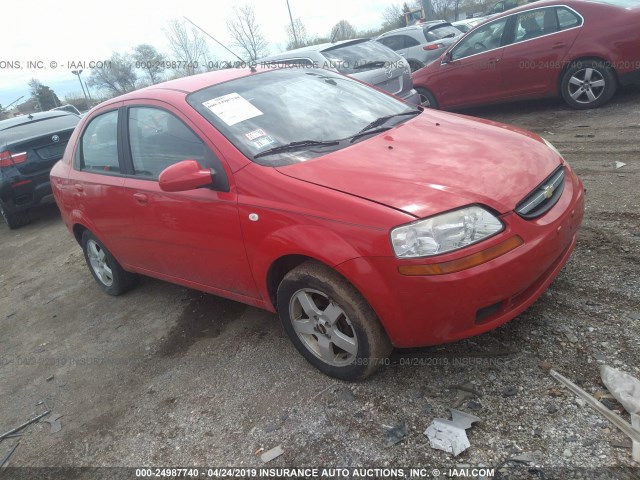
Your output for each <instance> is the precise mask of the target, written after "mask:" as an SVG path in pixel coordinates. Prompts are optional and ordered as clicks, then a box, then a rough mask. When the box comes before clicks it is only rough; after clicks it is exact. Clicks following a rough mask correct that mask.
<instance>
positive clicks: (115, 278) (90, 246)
mask: <svg viewBox="0 0 640 480" xmlns="http://www.w3.org/2000/svg"><path fill="white" fill-rule="evenodd" d="M82 250H83V251H84V258H85V260H86V261H87V266H88V267H89V271H90V272H91V274H92V275H93V278H95V280H96V282H98V285H100V288H102V290H104V291H105V292H106V293H108V294H109V295H113V296H117V295H120V294H122V293H125V292H126V291H128V290H130V289H131V287H133V285H134V283H135V279H136V276H135V275H134V274H133V273H129V272H127V271H126V270H124V269H123V268H122V267H121V266H120V264H119V263H118V262H117V260H116V259H115V258H113V255H111V253H110V252H109V250H107V249H106V247H105V246H104V245H103V244H102V242H100V240H98V239H97V238H96V236H95V235H94V234H93V233H91V232H90V231H89V230H85V232H84V233H83V234H82Z"/></svg>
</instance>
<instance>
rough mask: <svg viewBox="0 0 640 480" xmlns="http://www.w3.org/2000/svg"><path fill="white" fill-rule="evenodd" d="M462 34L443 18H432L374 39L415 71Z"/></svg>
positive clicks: (434, 57)
mask: <svg viewBox="0 0 640 480" xmlns="http://www.w3.org/2000/svg"><path fill="white" fill-rule="evenodd" d="M460 35H462V33H461V31H460V30H458V29H457V28H455V27H453V26H452V25H451V24H450V23H448V22H445V21H444V20H434V21H431V22H425V23H421V24H419V25H413V26H410V27H403V28H397V29H395V30H391V31H389V32H386V33H383V34H382V35H380V36H379V37H378V38H376V41H378V42H380V43H382V44H383V45H385V46H387V47H389V48H390V49H391V50H393V51H394V52H396V53H397V54H399V55H401V56H403V57H404V59H405V60H406V61H407V62H409V65H410V66H411V70H412V71H416V70H418V69H420V68H422V67H424V66H425V65H428V64H429V63H430V62H432V61H434V60H435V59H436V58H438V57H439V56H440V55H441V54H442V52H443V51H444V49H445V48H446V47H448V46H449V45H451V44H452V43H453V42H455V41H456V40H457V38H458V37H459V36H460Z"/></svg>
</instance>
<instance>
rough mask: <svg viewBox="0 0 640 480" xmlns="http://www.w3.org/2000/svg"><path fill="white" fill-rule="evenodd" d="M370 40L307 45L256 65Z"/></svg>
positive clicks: (271, 56) (362, 39) (270, 56)
mask: <svg viewBox="0 0 640 480" xmlns="http://www.w3.org/2000/svg"><path fill="white" fill-rule="evenodd" d="M370 40H371V39H369V38H353V39H351V40H340V41H338V42H333V43H332V42H327V43H319V44H317V45H309V46H306V47H300V48H294V49H293V50H287V51H286V52H282V53H278V54H275V55H269V56H268V57H264V58H261V59H260V60H258V64H260V62H269V61H271V60H281V59H283V58H291V57H299V56H300V55H303V54H305V53H310V52H322V51H324V50H328V49H330V48H336V47H340V46H345V45H355V44H357V43H363V42H368V41H370Z"/></svg>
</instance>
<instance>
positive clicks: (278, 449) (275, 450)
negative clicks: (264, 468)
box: [260, 445, 284, 463]
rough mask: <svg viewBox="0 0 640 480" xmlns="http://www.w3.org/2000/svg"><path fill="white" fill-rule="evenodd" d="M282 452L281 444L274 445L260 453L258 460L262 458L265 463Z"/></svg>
mask: <svg viewBox="0 0 640 480" xmlns="http://www.w3.org/2000/svg"><path fill="white" fill-rule="evenodd" d="M283 453H284V449H283V448H282V445H278V446H277V447H274V448H272V449H271V450H267V451H266V452H264V453H263V454H262V455H260V460H262V461H263V462H264V463H267V462H270V461H271V460H273V459H274V458H278V457H279V456H280V455H282V454H283Z"/></svg>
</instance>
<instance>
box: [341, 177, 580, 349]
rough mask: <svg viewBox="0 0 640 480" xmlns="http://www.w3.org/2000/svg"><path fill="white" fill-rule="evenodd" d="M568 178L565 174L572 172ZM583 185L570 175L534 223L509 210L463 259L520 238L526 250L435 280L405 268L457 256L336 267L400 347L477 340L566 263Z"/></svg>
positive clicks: (527, 300)
mask: <svg viewBox="0 0 640 480" xmlns="http://www.w3.org/2000/svg"><path fill="white" fill-rule="evenodd" d="M567 173H568V172H567ZM583 211H584V193H583V187H582V183H581V182H580V180H579V179H578V178H577V177H575V176H573V175H570V174H569V175H567V176H566V180H565V191H564V193H563V196H562V197H561V198H560V200H559V201H558V203H557V204H556V205H555V206H554V207H553V208H552V209H551V210H550V211H549V212H547V213H546V214H545V215H543V216H541V217H539V218H537V219H535V220H524V219H523V218H521V217H519V216H518V215H516V214H515V213H513V212H511V213H508V214H506V215H504V216H503V217H502V218H503V221H504V222H505V224H506V229H505V231H503V232H502V233H500V234H499V235H497V236H496V237H494V238H492V239H490V240H487V241H486V242H480V243H479V244H476V245H474V246H472V247H469V248H467V249H463V251H464V255H467V254H472V253H475V252H478V251H481V250H483V249H486V248H489V247H491V246H493V245H496V244H498V243H500V242H502V241H504V240H505V239H507V238H510V237H512V236H514V235H519V236H520V237H521V238H522V239H523V240H524V244H522V245H520V246H519V247H517V248H515V249H514V250H512V251H510V252H508V253H506V254H504V255H502V256H500V257H498V258H495V259H493V260H491V261H489V262H487V263H484V264H482V265H478V266H476V267H473V268H469V269H467V270H462V271H460V272H456V273H451V274H445V275H435V276H405V275H401V274H400V273H399V272H398V266H399V265H403V264H409V265H410V264H414V265H418V264H420V263H422V264H424V263H436V262H445V261H449V260H454V259H456V258H459V257H460V256H463V255H462V254H461V253H460V252H454V253H451V254H446V255H441V256H438V257H437V258H435V259H434V258H431V259H428V260H427V259H413V260H401V259H397V258H395V257H368V258H363V257H361V258H357V259H353V260H350V261H348V262H345V263H343V264H341V265H340V266H339V267H338V269H339V271H340V272H341V273H342V274H343V275H344V276H345V277H347V278H348V279H349V280H350V281H352V282H353V283H354V285H355V286H356V287H357V288H358V289H359V290H360V292H361V293H362V294H363V295H364V296H365V298H366V299H367V300H368V301H369V303H370V304H371V306H372V307H373V309H374V310H375V311H376V313H377V315H378V317H379V318H380V321H381V322H382V324H383V326H384V328H385V330H386V332H387V334H388V335H389V338H390V340H391V342H392V343H393V344H394V345H395V346H396V347H417V346H427V345H437V344H441V343H447V342H451V341H455V340H459V339H462V338H466V337H470V336H473V335H478V334H480V333H483V332H486V331H488V330H491V329H494V328H496V327H497V326H499V325H501V324H503V323H505V322H507V321H509V320H511V319H512V318H514V317H515V316H517V315H519V314H520V313H522V312H523V311H524V310H525V309H526V308H528V307H529V306H530V305H531V304H532V303H533V302H534V301H535V300H536V299H537V298H538V297H539V296H540V295H541V294H542V293H543V292H544V291H545V290H546V289H547V287H548V286H549V285H550V284H551V282H552V281H553V279H554V278H555V277H556V276H557V275H558V273H559V272H560V270H561V269H562V267H563V266H564V265H565V264H566V263H567V261H568V259H569V256H570V255H571V252H572V251H573V249H574V247H575V244H576V233H577V230H578V227H579V226H580V223H581V221H582V217H583Z"/></svg>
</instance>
